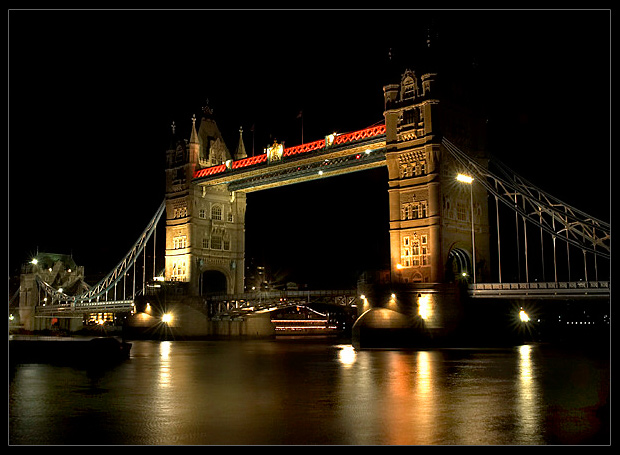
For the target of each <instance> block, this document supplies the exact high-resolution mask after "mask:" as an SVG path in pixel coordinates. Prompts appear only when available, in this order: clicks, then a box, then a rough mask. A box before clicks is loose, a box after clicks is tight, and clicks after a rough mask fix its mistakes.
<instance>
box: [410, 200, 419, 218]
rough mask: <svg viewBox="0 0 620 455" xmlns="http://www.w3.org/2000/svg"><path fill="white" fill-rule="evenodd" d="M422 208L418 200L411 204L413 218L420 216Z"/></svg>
mask: <svg viewBox="0 0 620 455" xmlns="http://www.w3.org/2000/svg"><path fill="white" fill-rule="evenodd" d="M419 210H420V204H419V203H418V202H414V203H413V204H411V218H412V219H414V220H415V219H417V218H419V216H418V211H419Z"/></svg>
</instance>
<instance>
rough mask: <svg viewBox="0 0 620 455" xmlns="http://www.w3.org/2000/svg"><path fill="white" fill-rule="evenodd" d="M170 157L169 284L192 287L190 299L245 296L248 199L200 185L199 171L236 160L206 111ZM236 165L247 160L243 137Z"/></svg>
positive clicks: (173, 145)
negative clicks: (195, 177) (215, 294)
mask: <svg viewBox="0 0 620 455" xmlns="http://www.w3.org/2000/svg"><path fill="white" fill-rule="evenodd" d="M172 129H173V140H172V143H171V146H170V148H169V150H168V151H167V152H166V266H165V280H166V281H179V282H184V283H187V285H186V286H187V293H188V294H189V295H194V296H195V295H202V294H206V293H211V292H221V293H241V292H243V291H244V268H245V265H244V261H245V259H244V252H245V231H244V229H245V210H246V197H245V193H240V192H231V191H228V189H227V187H226V186H225V185H213V186H209V185H195V184H193V183H192V177H193V175H194V172H195V171H196V170H197V169H200V168H202V167H208V166H213V165H218V164H222V163H226V162H227V161H229V160H231V159H232V157H231V154H230V152H229V151H228V148H227V147H226V144H225V143H224V139H223V138H222V135H221V133H220V131H219V129H218V127H217V124H216V123H215V120H214V119H213V112H212V111H211V109H210V108H209V107H208V106H207V107H205V108H204V109H203V116H202V119H201V121H200V126H199V128H198V130H196V119H195V118H193V119H192V131H191V136H190V139H189V141H187V140H186V139H178V138H177V137H176V131H175V130H176V127H175V126H174V124H173V126H172ZM239 141H240V143H239V146H238V147H237V153H236V154H235V159H238V158H244V157H245V147H244V145H243V138H242V137H240V139H239Z"/></svg>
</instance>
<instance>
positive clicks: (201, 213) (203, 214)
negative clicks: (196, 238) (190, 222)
mask: <svg viewBox="0 0 620 455" xmlns="http://www.w3.org/2000/svg"><path fill="white" fill-rule="evenodd" d="M198 218H202V219H205V218H207V211H206V210H205V209H200V210H199V211H198Z"/></svg>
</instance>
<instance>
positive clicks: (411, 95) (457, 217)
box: [384, 70, 489, 283]
mask: <svg viewBox="0 0 620 455" xmlns="http://www.w3.org/2000/svg"><path fill="white" fill-rule="evenodd" d="M440 89H441V86H440V85H439V83H438V82H437V75H436V74H424V75H422V76H421V77H420V78H418V77H417V76H416V74H415V73H414V72H413V71H410V70H407V71H406V72H405V73H404V74H403V75H402V78H401V81H400V83H399V84H391V85H387V86H385V87H384V99H385V112H384V116H385V124H386V148H387V153H386V160H387V167H388V175H389V190H388V192H389V211H390V252H391V272H392V280H393V281H396V282H403V283H412V282H430V283H443V282H447V281H448V282H449V281H453V280H454V279H455V278H459V277H462V276H463V275H462V273H466V274H467V275H468V276H469V275H471V268H472V267H471V257H472V241H471V218H470V217H471V201H470V189H471V190H473V207H474V209H473V212H474V231H475V234H476V236H475V242H476V269H477V277H478V278H480V277H482V276H484V275H485V274H486V273H487V270H488V264H489V238H488V235H489V226H488V207H487V199H486V191H485V190H484V188H483V187H482V186H481V185H479V184H478V185H476V184H475V182H474V184H473V187H472V188H470V185H466V184H462V183H459V182H457V181H456V180H455V178H456V175H457V174H458V173H459V172H461V170H460V169H459V166H458V165H457V163H456V162H455V161H454V160H453V159H452V158H451V155H450V154H449V152H448V151H447V150H445V148H444V147H443V146H442V145H441V138H442V137H443V136H444V135H445V137H447V138H449V139H450V140H451V141H452V142H454V143H455V144H457V145H458V146H459V147H461V148H462V149H464V150H466V151H467V152H468V153H469V154H470V155H471V156H472V157H474V158H476V159H479V162H480V163H482V164H485V162H486V161H485V159H484V151H483V149H482V148H481V144H483V140H481V139H479V138H478V136H479V135H480V134H482V131H483V129H482V128H481V122H480V119H479V118H477V117H476V116H475V115H474V114H473V112H471V111H469V110H467V109H465V108H463V107H461V106H458V107H457V106H456V105H453V104H451V102H450V100H449V98H448V97H445V95H446V93H445V92H444V93H442V91H441V90H440ZM455 258H459V259H462V258H465V259H464V260H460V261H456V259H455ZM467 259H468V260H469V265H467ZM470 278H471V277H470Z"/></svg>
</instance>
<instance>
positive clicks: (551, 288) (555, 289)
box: [468, 281, 610, 300]
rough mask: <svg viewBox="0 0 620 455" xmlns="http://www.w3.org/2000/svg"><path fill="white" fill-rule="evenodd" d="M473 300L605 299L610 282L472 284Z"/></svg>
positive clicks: (608, 291)
mask: <svg viewBox="0 0 620 455" xmlns="http://www.w3.org/2000/svg"><path fill="white" fill-rule="evenodd" d="M468 293H469V295H470V296H471V297H473V298H482V299H484V298H494V299H495V298H506V299H534V298H536V299H556V300H562V299H573V298H579V299H584V298H585V299H593V298H594V299H604V298H609V295H610V289H609V281H576V282H575V281H570V282H568V281H558V282H553V281H552V282H534V283H478V284H470V285H469V288H468Z"/></svg>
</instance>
